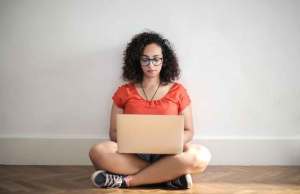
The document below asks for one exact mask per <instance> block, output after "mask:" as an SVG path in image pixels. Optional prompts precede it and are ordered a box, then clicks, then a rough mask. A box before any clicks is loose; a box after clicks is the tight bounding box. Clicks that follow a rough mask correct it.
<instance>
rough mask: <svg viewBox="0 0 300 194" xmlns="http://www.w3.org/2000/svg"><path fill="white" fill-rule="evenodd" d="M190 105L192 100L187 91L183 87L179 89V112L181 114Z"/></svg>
mask: <svg viewBox="0 0 300 194" xmlns="http://www.w3.org/2000/svg"><path fill="white" fill-rule="evenodd" d="M190 103H191V99H190V97H189V95H188V93H187V90H186V89H185V88H184V87H183V86H181V87H180V89H179V102H178V112H179V113H181V112H182V111H183V110H184V109H185V108H186V107H187V106H188V105H189V104H190Z"/></svg>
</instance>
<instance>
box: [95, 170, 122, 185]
mask: <svg viewBox="0 0 300 194" xmlns="http://www.w3.org/2000/svg"><path fill="white" fill-rule="evenodd" d="M124 178H125V176H123V175H118V174H112V173H108V172H106V171H104V170H97V171H96V172H94V173H93V174H92V176H91V180H92V182H93V184H94V185H95V186H96V187H100V188H125V187H127V186H126V182H125V180H124Z"/></svg>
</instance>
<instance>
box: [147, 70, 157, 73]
mask: <svg viewBox="0 0 300 194" xmlns="http://www.w3.org/2000/svg"><path fill="white" fill-rule="evenodd" d="M147 72H149V73H153V72H155V70H148V71H147Z"/></svg>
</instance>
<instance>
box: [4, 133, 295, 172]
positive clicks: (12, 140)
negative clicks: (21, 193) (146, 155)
mask: <svg viewBox="0 0 300 194" xmlns="http://www.w3.org/2000/svg"><path fill="white" fill-rule="evenodd" d="M104 140H105V139H104V138H99V139H97V138H36V137H33V138H30V137H25V138H24V137H0V153H1V154H0V164H4V165H92V164H91V162H90V160H89V156H88V152H89V149H90V147H91V146H92V145H93V144H96V143H98V142H101V141H104ZM194 142H195V143H199V144H202V145H205V146H206V147H207V148H209V149H210V150H211V153H212V161H211V165H292V166H293V165H300V138H299V137H285V138H282V137H281V138H277V137H274V138H270V137H268V138H265V137H247V138H244V137H203V138H196V139H195V140H194Z"/></svg>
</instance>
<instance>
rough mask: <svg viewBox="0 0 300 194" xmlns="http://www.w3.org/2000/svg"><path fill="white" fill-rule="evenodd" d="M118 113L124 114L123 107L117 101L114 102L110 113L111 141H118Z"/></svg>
mask: <svg viewBox="0 0 300 194" xmlns="http://www.w3.org/2000/svg"><path fill="white" fill-rule="evenodd" d="M117 114H123V109H122V108H119V107H118V106H117V105H116V104H115V103H113V104H112V107H111V113H110V127H109V138H110V140H111V141H114V142H117V133H116V132H117V128H116V118H117Z"/></svg>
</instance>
